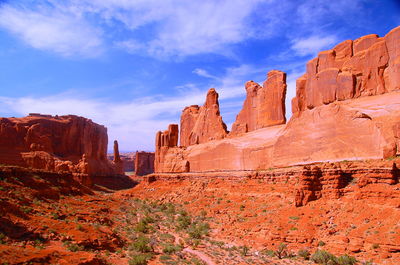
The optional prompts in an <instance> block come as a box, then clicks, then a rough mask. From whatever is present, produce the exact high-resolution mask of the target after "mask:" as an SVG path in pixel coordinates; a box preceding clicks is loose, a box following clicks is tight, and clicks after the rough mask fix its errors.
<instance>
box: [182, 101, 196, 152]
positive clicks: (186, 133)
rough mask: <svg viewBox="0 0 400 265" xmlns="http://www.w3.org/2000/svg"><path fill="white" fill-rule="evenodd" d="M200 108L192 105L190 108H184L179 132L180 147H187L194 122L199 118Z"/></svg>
mask: <svg viewBox="0 0 400 265" xmlns="http://www.w3.org/2000/svg"><path fill="white" fill-rule="evenodd" d="M199 112H200V107H199V106H198V105H192V106H190V107H186V108H185V109H184V110H183V111H182V115H181V131H180V145H181V146H189V145H191V143H190V135H191V133H192V130H193V128H194V126H195V125H196V122H197V120H198V118H199Z"/></svg>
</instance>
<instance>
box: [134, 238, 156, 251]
mask: <svg viewBox="0 0 400 265" xmlns="http://www.w3.org/2000/svg"><path fill="white" fill-rule="evenodd" d="M149 243H150V239H148V238H147V237H145V236H139V237H138V238H137V239H136V241H135V242H133V243H132V244H131V248H132V249H134V250H136V251H139V252H142V253H147V252H150V251H151V248H150V246H149Z"/></svg>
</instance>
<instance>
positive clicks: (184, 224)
mask: <svg viewBox="0 0 400 265" xmlns="http://www.w3.org/2000/svg"><path fill="white" fill-rule="evenodd" d="M176 221H177V222H178V224H177V225H176V229H178V230H182V229H186V228H188V227H189V225H190V224H191V223H192V219H191V218H190V216H189V215H187V214H186V215H182V214H181V215H179V217H178V219H177V220H176Z"/></svg>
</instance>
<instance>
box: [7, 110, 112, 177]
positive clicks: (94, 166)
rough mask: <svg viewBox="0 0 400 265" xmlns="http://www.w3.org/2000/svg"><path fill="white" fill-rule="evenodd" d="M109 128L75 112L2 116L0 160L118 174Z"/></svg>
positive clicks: (74, 170)
mask: <svg viewBox="0 0 400 265" xmlns="http://www.w3.org/2000/svg"><path fill="white" fill-rule="evenodd" d="M107 143H108V136H107V128H106V127H104V126H102V125H99V124H96V123H94V122H92V121H91V120H89V119H86V118H83V117H78V116H74V115H68V116H50V115H40V114H30V115H29V116H27V117H24V118H0V163H1V164H9V165H18V166H23V167H32V168H37V169H44V170H47V171H52V172H70V173H82V174H88V175H92V176H105V175H113V174H115V167H114V165H113V164H112V163H111V162H110V161H108V159H107Z"/></svg>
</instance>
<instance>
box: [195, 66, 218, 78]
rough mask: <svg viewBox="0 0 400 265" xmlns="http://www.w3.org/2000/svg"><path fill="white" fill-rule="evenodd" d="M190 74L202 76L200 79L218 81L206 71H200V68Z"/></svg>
mask: <svg viewBox="0 0 400 265" xmlns="http://www.w3.org/2000/svg"><path fill="white" fill-rule="evenodd" d="M192 73H194V74H196V75H198V76H202V77H206V78H210V79H218V78H217V77H216V76H214V75H212V74H210V73H208V72H207V70H205V69H201V68H196V69H194V70H193V72H192Z"/></svg>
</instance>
